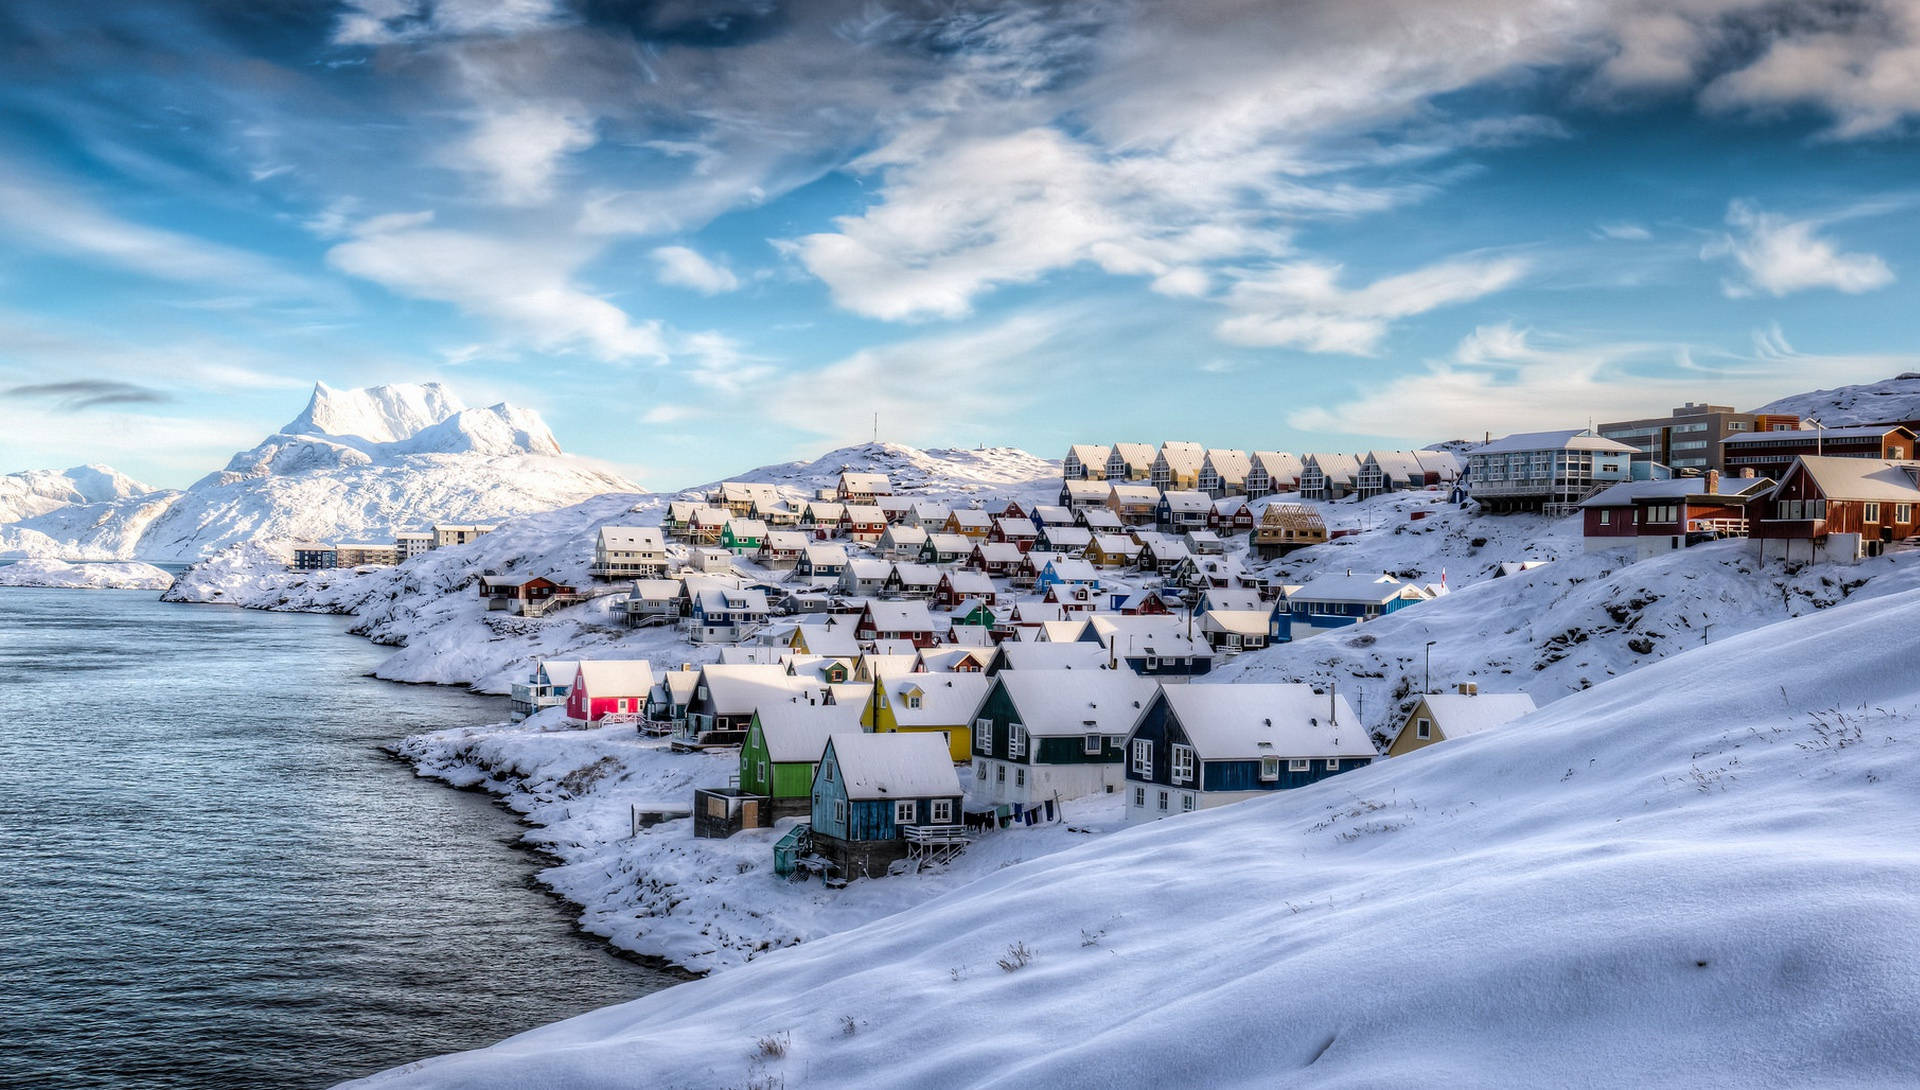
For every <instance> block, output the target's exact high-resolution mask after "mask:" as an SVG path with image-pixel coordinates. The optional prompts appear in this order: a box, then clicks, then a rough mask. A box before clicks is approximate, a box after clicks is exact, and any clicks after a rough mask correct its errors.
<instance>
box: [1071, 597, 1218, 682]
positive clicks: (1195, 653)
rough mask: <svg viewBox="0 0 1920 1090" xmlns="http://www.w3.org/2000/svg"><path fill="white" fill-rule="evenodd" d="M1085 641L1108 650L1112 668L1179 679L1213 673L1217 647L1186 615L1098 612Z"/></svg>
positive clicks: (1148, 676)
mask: <svg viewBox="0 0 1920 1090" xmlns="http://www.w3.org/2000/svg"><path fill="white" fill-rule="evenodd" d="M1081 642H1083V643H1088V644H1092V645H1093V646H1096V647H1100V648H1103V649H1105V650H1106V652H1107V663H1108V666H1109V668H1119V667H1123V666H1124V667H1125V668H1126V669H1129V670H1131V671H1133V672H1134V673H1136V674H1138V675H1140V676H1141V677H1147V678H1159V679H1169V680H1177V679H1180V678H1196V677H1204V676H1206V675H1207V674H1209V673H1212V672H1213V663H1214V657H1215V656H1214V651H1213V648H1212V647H1211V646H1210V645H1209V644H1208V643H1207V641H1206V639H1205V638H1204V637H1202V636H1201V635H1200V633H1199V631H1198V627H1197V626H1196V625H1193V624H1190V623H1189V621H1188V620H1187V618H1186V617H1184V616H1164V617H1161V616H1147V615H1139V616H1133V617H1123V616H1116V615H1114V614H1111V613H1095V614H1092V615H1090V616H1089V617H1088V619H1087V628H1086V631H1085V632H1084V633H1083V634H1082V636H1081Z"/></svg>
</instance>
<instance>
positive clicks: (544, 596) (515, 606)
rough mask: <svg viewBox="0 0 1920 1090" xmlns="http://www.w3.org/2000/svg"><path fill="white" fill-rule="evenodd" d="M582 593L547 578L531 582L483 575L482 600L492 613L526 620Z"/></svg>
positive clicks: (530, 580)
mask: <svg viewBox="0 0 1920 1090" xmlns="http://www.w3.org/2000/svg"><path fill="white" fill-rule="evenodd" d="M578 596H579V591H578V590H576V589H575V588H574V587H571V586H569V585H567V584H565V583H556V582H554V581H553V580H551V579H548V578H547V577H546V576H544V575H536V576H533V577H532V578H530V579H520V578H515V577H507V576H498V575H483V576H481V577H480V599H481V601H483V602H485V603H487V610H488V611H489V612H497V611H504V612H507V613H515V614H519V615H521V616H526V617H538V616H540V615H541V614H542V613H544V612H546V610H547V607H548V606H550V605H554V604H556V603H564V602H567V601H572V600H577V599H578Z"/></svg>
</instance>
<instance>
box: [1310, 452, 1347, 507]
mask: <svg viewBox="0 0 1920 1090" xmlns="http://www.w3.org/2000/svg"><path fill="white" fill-rule="evenodd" d="M1359 476H1360V459H1358V458H1356V457H1354V456H1353V455H1351V454H1309V455H1307V456H1306V457H1305V458H1303V459H1301V461H1300V496H1301V498H1302V499H1309V500H1321V501H1327V500H1340V499H1345V498H1347V497H1348V496H1350V495H1352V494H1353V491H1354V488H1355V487H1357V484H1358V478H1359Z"/></svg>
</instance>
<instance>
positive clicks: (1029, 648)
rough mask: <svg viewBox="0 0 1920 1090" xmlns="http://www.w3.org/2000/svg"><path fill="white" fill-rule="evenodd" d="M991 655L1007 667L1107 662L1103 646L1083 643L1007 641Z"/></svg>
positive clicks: (1093, 667)
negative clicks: (994, 655)
mask: <svg viewBox="0 0 1920 1090" xmlns="http://www.w3.org/2000/svg"><path fill="white" fill-rule="evenodd" d="M995 654H996V657H998V658H999V659H1000V663H1001V665H1002V666H1003V667H1004V668H1005V669H1007V670H1067V669H1072V670H1097V669H1100V668H1101V667H1104V666H1105V665H1106V664H1107V649H1106V648H1104V647H1101V646H1100V645H1098V644H1094V643H1084V642H1083V643H1037V642H1027V641H1009V642H1007V643H1003V644H1001V645H1000V646H999V647H998V648H996V649H995ZM1125 672H1126V673H1132V672H1133V671H1131V670H1128V671H1125Z"/></svg>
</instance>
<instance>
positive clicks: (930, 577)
mask: <svg viewBox="0 0 1920 1090" xmlns="http://www.w3.org/2000/svg"><path fill="white" fill-rule="evenodd" d="M893 574H895V575H897V576H899V577H900V585H901V586H904V587H932V586H938V585H939V583H940V569H939V568H937V567H934V566H933V565H932V564H918V563H913V562H911V561H901V562H900V563H898V564H895V565H894V566H893Z"/></svg>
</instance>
